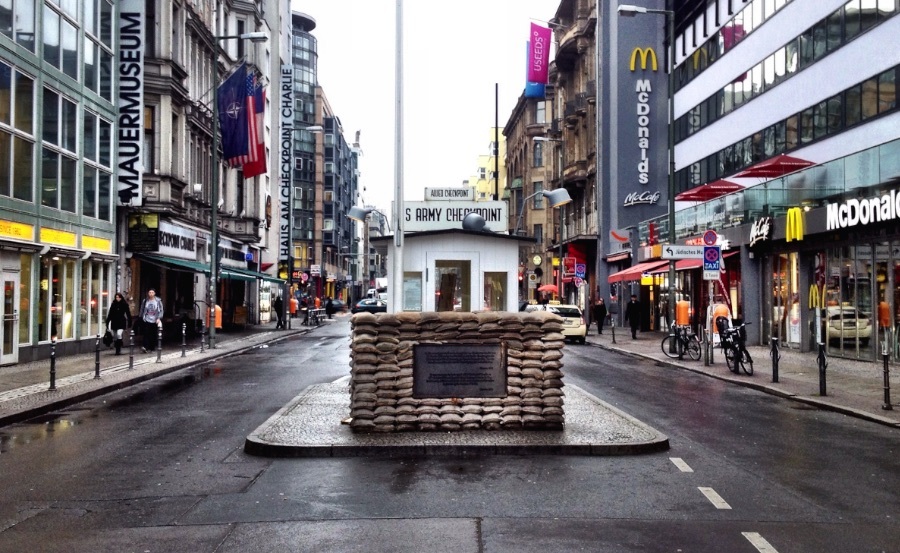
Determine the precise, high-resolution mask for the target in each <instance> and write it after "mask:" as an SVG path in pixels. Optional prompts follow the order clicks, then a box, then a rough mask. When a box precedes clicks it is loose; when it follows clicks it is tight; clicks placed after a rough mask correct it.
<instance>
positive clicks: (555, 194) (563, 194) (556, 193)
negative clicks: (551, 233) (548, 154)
mask: <svg viewBox="0 0 900 553" xmlns="http://www.w3.org/2000/svg"><path fill="white" fill-rule="evenodd" d="M532 140H534V141H535V142H559V143H560V144H561V145H562V146H561V148H560V150H561V153H560V160H559V188H557V189H556V190H544V191H542V192H543V194H544V196H545V197H546V198H547V199H548V200H550V203H551V207H560V206H562V205H564V204H567V203H569V202H571V201H572V198H571V197H570V196H569V193H568V192H567V191H566V189H565V188H563V187H562V182H563V166H564V165H565V162H566V158H565V156H566V141H565V140H564V139H562V138H549V137H546V136H535V137H533V138H532ZM529 197H530V196H529ZM554 198H557V200H558V201H557V202H554V201H553V200H554ZM526 199H528V198H526ZM563 222H564V221H563V212H562V209H560V210H559V269H558V270H557V272H556V295H557V296H559V298H560V303H562V297H563V295H562V290H563V276H562V275H563V251H562V244H563ZM518 226H519V224H518V223H516V228H518Z"/></svg>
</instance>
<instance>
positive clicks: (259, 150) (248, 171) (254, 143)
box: [244, 84, 268, 179]
mask: <svg viewBox="0 0 900 553" xmlns="http://www.w3.org/2000/svg"><path fill="white" fill-rule="evenodd" d="M253 105H254V109H255V110H256V111H255V112H253V113H252V115H251V116H250V119H251V120H252V121H251V122H250V128H249V131H250V132H249V135H248V141H249V143H250V149H251V150H254V152H255V153H256V156H255V157H256V160H255V161H251V162H248V163H245V164H244V178H245V179H251V178H253V177H255V176H257V175H262V174H264V173H267V172H268V170H267V165H268V163H267V159H266V136H265V120H264V117H265V109H266V91H265V89H264V88H263V87H262V84H260V85H258V86H257V87H256V90H255V91H254V93H253Z"/></svg>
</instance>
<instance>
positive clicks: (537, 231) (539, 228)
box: [534, 225, 544, 244]
mask: <svg viewBox="0 0 900 553" xmlns="http://www.w3.org/2000/svg"><path fill="white" fill-rule="evenodd" d="M534 241H535V242H537V243H538V244H543V243H544V225H534Z"/></svg>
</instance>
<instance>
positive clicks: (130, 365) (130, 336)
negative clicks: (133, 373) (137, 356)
mask: <svg viewBox="0 0 900 553" xmlns="http://www.w3.org/2000/svg"><path fill="white" fill-rule="evenodd" d="M133 368H134V329H132V330H129V331H128V370H129V371H130V370H131V369H133Z"/></svg>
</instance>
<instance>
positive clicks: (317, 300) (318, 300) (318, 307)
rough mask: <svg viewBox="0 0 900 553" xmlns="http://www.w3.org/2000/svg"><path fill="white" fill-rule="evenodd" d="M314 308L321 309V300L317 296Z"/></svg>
mask: <svg viewBox="0 0 900 553" xmlns="http://www.w3.org/2000/svg"><path fill="white" fill-rule="evenodd" d="M315 306H316V309H322V298H320V297H319V296H316V301H315Z"/></svg>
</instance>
